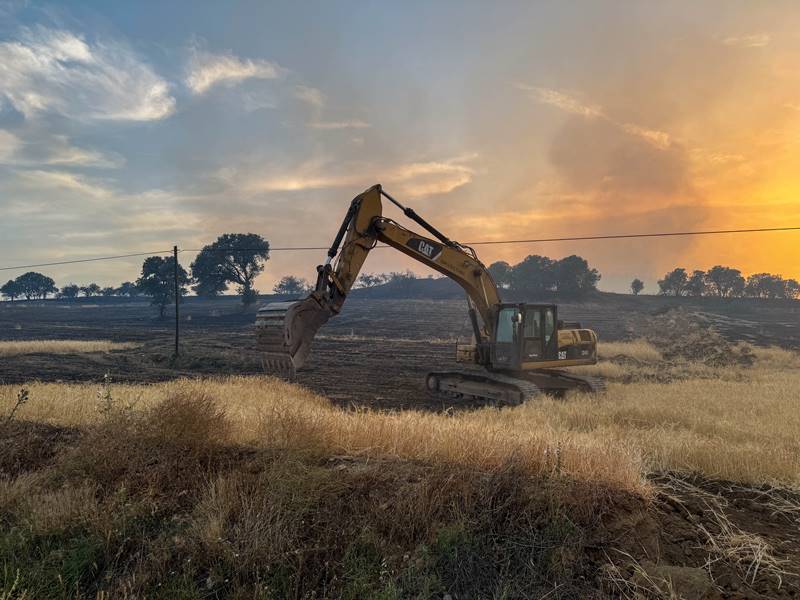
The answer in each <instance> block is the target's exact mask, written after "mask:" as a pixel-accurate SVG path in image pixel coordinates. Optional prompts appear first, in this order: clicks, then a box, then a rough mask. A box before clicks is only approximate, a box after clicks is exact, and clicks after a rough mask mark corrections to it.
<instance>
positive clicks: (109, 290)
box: [100, 286, 117, 298]
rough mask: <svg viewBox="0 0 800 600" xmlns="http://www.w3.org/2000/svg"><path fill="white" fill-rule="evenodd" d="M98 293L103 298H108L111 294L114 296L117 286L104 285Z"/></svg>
mask: <svg viewBox="0 0 800 600" xmlns="http://www.w3.org/2000/svg"><path fill="white" fill-rule="evenodd" d="M100 295H101V296H103V297H104V298H110V297H111V296H116V295H117V288H115V287H111V286H109V287H104V288H103V289H102V290H100Z"/></svg>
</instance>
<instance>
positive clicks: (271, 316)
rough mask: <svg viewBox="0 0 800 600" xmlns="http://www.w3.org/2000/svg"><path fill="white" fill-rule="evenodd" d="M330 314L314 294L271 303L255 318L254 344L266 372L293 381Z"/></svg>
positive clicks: (260, 310) (261, 309)
mask: <svg viewBox="0 0 800 600" xmlns="http://www.w3.org/2000/svg"><path fill="white" fill-rule="evenodd" d="M332 314H333V312H332V311H331V310H330V309H329V308H327V307H326V306H325V305H323V304H322V303H321V302H320V301H319V300H318V299H317V297H316V296H315V295H311V296H309V297H308V298H306V299H304V300H299V301H295V302H272V303H270V304H267V305H265V306H263V307H262V308H260V309H259V311H258V314H257V316H256V343H257V345H258V349H259V350H261V351H262V352H263V353H264V357H263V364H264V370H265V371H266V372H267V373H270V374H272V375H276V376H277V377H282V378H285V379H289V380H291V379H294V376H295V373H296V371H297V369H299V368H300V367H302V366H303V364H304V363H305V362H306V358H307V357H308V355H309V353H310V352H311V342H312V340H313V339H314V335H315V334H316V333H317V330H318V329H319V328H320V327H321V326H322V325H324V324H325V323H326V322H327V321H328V319H329V318H330V317H331V316H332Z"/></svg>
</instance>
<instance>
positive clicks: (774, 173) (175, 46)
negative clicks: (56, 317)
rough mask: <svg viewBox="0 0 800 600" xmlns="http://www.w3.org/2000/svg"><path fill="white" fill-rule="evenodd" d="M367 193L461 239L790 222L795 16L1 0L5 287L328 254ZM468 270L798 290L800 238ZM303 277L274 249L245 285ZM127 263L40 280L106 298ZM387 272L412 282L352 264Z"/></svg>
mask: <svg viewBox="0 0 800 600" xmlns="http://www.w3.org/2000/svg"><path fill="white" fill-rule="evenodd" d="M374 183H381V184H383V186H384V188H385V189H386V190H387V191H389V193H391V194H392V195H393V196H395V197H396V198H397V199H398V200H400V201H401V202H403V203H405V204H406V205H409V206H412V207H413V208H415V209H416V211H417V212H418V213H420V214H421V215H423V216H424V217H425V218H426V219H428V220H429V221H431V222H432V223H433V224H435V225H436V226H437V227H438V228H439V229H440V230H442V231H444V232H445V233H446V234H448V235H449V237H451V238H453V239H456V240H459V241H463V242H471V241H483V240H502V239H520V238H523V239H530V238H542V237H562V236H583V235H602V234H625V233H646V232H657V231H682V230H705V229H730V228H755V227H780V226H800V8H798V6H797V4H796V3H794V2H779V1H775V2H769V3H756V2H736V1H725V2H716V1H713V0H709V1H706V2H703V3H697V2H681V1H674V2H669V3H655V2H642V3H634V2H622V1H619V2H616V1H591V2H589V1H586V2H511V1H508V2H502V3H485V2H469V1H453V2H447V1H441V2H401V3H400V2H398V3H387V2H355V1H347V2H345V1H341V2H333V1H325V2H270V3H265V2H244V1H240V2H231V3H216V2H179V1H175V2H135V3H132V2H131V3H111V2H69V3H63V4H62V3H48V2H24V1H13V0H12V1H3V0H0V267H3V266H14V265H24V264H31V263H40V262H51V261H58V260H68V259H76V258H84V257H94V256H104V255H116V254H127V253H134V252H150V251H155V250H163V249H169V248H171V247H172V246H173V244H177V245H178V246H179V247H181V248H187V249H191V248H200V247H202V246H203V245H204V244H208V243H211V242H213V241H214V239H216V237H217V236H218V235H220V234H222V233H226V232H243V233H244V232H252V233H258V234H260V235H262V236H264V237H265V238H266V239H267V240H269V242H270V244H271V245H272V246H274V247H280V246H308V245H313V246H326V245H327V244H329V242H330V240H331V239H332V238H333V235H334V233H335V231H336V229H337V228H338V225H339V223H340V221H341V219H342V218H343V216H344V213H345V211H346V209H347V206H348V203H349V201H350V199H351V198H352V197H353V196H355V195H356V194H358V193H359V192H361V191H363V190H364V189H366V188H367V187H369V186H370V185H372V184H374ZM385 214H387V215H388V216H392V217H398V220H399V217H400V215H398V214H397V212H396V211H394V210H393V209H392V208H387V209H386V211H385ZM478 250H479V254H480V257H481V259H482V260H483V261H484V262H485V263H486V264H489V263H491V262H493V261H495V260H506V261H508V262H510V263H515V262H518V261H519V260H521V259H522V258H524V257H525V256H526V255H528V254H543V255H547V256H550V257H552V258H560V257H563V256H566V255H570V254H579V255H581V256H583V257H585V258H586V259H587V260H588V261H589V262H590V264H591V265H592V266H594V267H596V268H597V269H599V271H600V272H601V273H602V275H603V279H602V280H601V283H600V287H601V289H605V290H609V291H625V290H626V289H627V288H628V285H629V283H630V281H631V279H633V278H634V277H639V278H641V279H643V280H644V281H645V283H646V285H647V287H646V288H645V292H648V291H650V292H654V291H655V290H656V289H657V287H656V284H655V281H656V280H657V279H658V278H660V276H662V275H663V274H664V273H665V272H666V271H668V270H670V269H672V268H674V267H678V266H682V267H685V268H687V269H688V270H692V269H707V268H709V267H711V266H713V265H716V264H724V265H730V266H733V267H737V268H740V269H741V270H742V271H743V272H744V273H745V274H749V273H754V272H763V271H769V272H773V273H778V274H782V275H784V276H786V277H795V278H798V277H800V233H797V232H794V233H789V232H787V233H769V234H767V233H762V234H751V235H740V236H734V235H721V236H710V237H704V238H700V237H693V238H669V239H646V240H621V241H613V242H569V243H567V242H565V243H550V244H544V243H540V244H524V245H502V246H483V247H479V248H478ZM192 258H193V254H192V253H190V252H186V253H183V254H181V261H182V262H183V263H184V265H185V266H188V264H189V263H191V261H192ZM323 259H324V252H274V253H273V254H272V255H271V257H270V259H269V261H268V262H267V265H266V268H265V271H264V273H263V274H262V275H261V276H260V278H259V280H258V282H257V287H258V288H259V289H261V291H263V292H266V291H269V290H270V288H271V287H272V285H273V284H274V283H275V281H276V280H277V279H279V278H280V277H281V276H283V275H287V274H294V275H298V276H301V277H305V278H307V279H313V277H314V273H315V266H316V265H317V264H318V263H319V262H322V260H323ZM141 261H142V258H141V257H139V258H130V259H124V260H116V261H108V262H97V263H83V264H76V265H63V266H58V267H47V268H40V269H38V270H39V271H42V272H44V273H46V274H48V275H50V276H52V277H53V278H54V279H55V280H56V283H57V284H58V285H64V284H66V283H70V282H75V283H79V284H82V283H87V282H90V281H96V282H97V283H99V284H101V285H116V284H119V283H120V282H121V281H124V280H134V279H135V278H136V277H137V275H138V273H139V271H140V269H141ZM407 268H411V269H412V270H415V271H417V272H418V273H421V274H426V273H427V271H425V270H424V269H423V268H421V266H420V265H417V264H415V263H413V262H411V261H410V259H408V258H406V257H404V256H402V255H400V254H399V253H394V252H391V251H389V250H380V251H376V252H374V253H373V254H372V255H371V256H370V257H369V259H368V261H367V263H366V265H365V270H366V271H369V272H379V271H390V270H403V269H407ZM21 272H22V271H18V272H17V271H2V272H0V275H2V276H8V277H14V276H16V275H18V274H21ZM5 278H6V277H3V279H5Z"/></svg>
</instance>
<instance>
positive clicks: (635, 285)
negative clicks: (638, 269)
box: [631, 277, 644, 296]
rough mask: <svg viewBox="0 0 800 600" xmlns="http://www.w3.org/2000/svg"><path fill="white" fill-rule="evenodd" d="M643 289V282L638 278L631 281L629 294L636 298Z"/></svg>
mask: <svg viewBox="0 0 800 600" xmlns="http://www.w3.org/2000/svg"><path fill="white" fill-rule="evenodd" d="M643 289H644V281H642V280H641V279H639V278H638V277H637V278H636V279H634V280H633V281H631V292H632V293H633V295H634V296H638V295H639V294H641V293H642V290H643Z"/></svg>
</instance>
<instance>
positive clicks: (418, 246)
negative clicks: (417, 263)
mask: <svg viewBox="0 0 800 600" xmlns="http://www.w3.org/2000/svg"><path fill="white" fill-rule="evenodd" d="M406 246H408V247H409V248H411V249H412V250H415V251H416V252H419V253H420V254H422V255H423V256H424V257H425V258H428V259H430V260H436V259H437V258H439V255H440V254H441V253H442V245H441V244H437V243H436V242H433V241H431V240H423V239H420V238H411V239H410V240H408V241H407V242H406Z"/></svg>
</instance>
